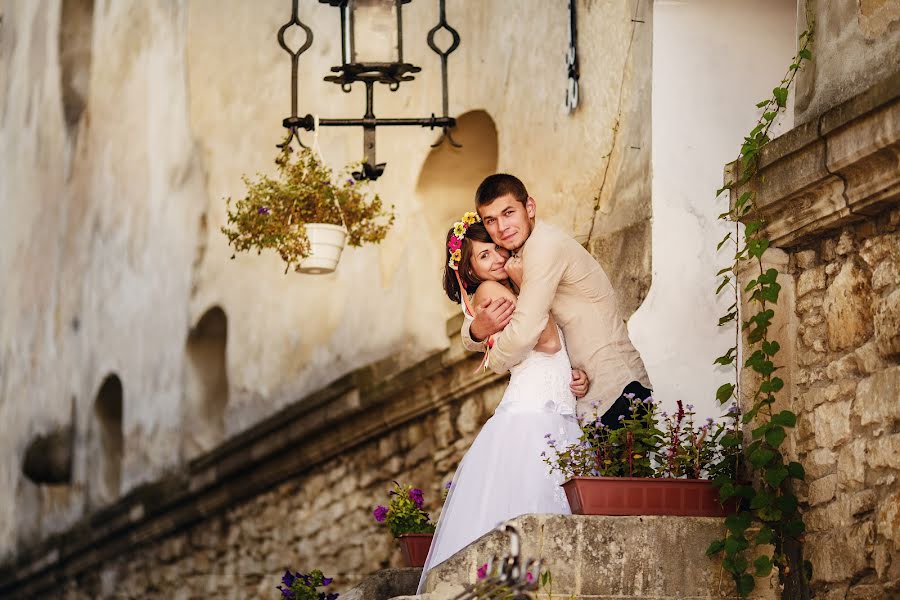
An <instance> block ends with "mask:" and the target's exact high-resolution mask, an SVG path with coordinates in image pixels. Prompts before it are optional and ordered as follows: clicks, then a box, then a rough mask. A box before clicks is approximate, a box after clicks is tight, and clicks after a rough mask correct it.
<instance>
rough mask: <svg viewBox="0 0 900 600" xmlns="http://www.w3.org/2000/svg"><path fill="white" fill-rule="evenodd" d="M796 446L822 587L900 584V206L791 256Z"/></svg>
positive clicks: (835, 593) (823, 590)
mask: <svg viewBox="0 0 900 600" xmlns="http://www.w3.org/2000/svg"><path fill="white" fill-rule="evenodd" d="M790 268H791V273H792V274H793V275H794V276H795V277H796V302H797V304H796V317H797V320H798V328H797V340H796V367H795V369H794V371H793V373H792V376H793V380H794V394H795V399H794V401H795V406H796V409H797V412H798V413H799V421H798V426H797V430H796V438H795V440H794V442H795V444H796V451H797V453H798V455H799V458H800V461H801V462H802V463H803V465H804V466H805V468H806V473H807V480H806V482H805V483H806V485H805V486H804V488H805V489H804V490H803V492H804V493H802V494H801V500H803V499H805V501H806V503H807V504H808V508H807V510H806V511H805V515H804V521H805V522H806V525H807V529H808V532H809V533H808V535H807V536H806V546H807V548H808V550H807V553H808V556H809V559H810V560H811V561H812V563H813V586H814V589H815V590H816V591H817V592H819V593H820V594H821V597H822V598H845V597H847V598H859V599H863V598H872V599H875V598H886V597H888V596H889V595H890V594H891V593H900V480H898V478H897V475H898V471H900V209H895V210H893V211H891V212H888V213H885V214H882V215H880V216H879V217H877V218H873V219H871V220H868V221H867V222H865V223H862V224H859V225H853V226H849V227H846V228H843V229H842V230H840V231H839V232H835V233H833V234H831V235H829V236H827V237H825V238H824V239H822V240H820V241H817V242H816V243H814V244H811V245H810V246H808V247H807V248H805V249H803V250H800V251H798V252H796V253H794V254H793V255H792V257H791V265H790Z"/></svg>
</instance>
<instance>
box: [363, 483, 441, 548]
mask: <svg viewBox="0 0 900 600" xmlns="http://www.w3.org/2000/svg"><path fill="white" fill-rule="evenodd" d="M389 495H390V497H391V500H390V502H388V505H387V506H381V505H379V506H376V507H375V510H373V511H372V516H373V517H374V518H375V521H377V522H378V523H385V522H386V523H387V526H388V529H389V530H390V531H391V535H393V536H394V537H398V536H400V535H403V534H404V533H434V529H435V526H434V523H432V522H431V517H429V516H428V513H427V512H425V511H424V510H423V509H422V507H423V506H424V505H425V495H424V493H423V492H422V490H420V489H419V488H414V487H411V486H408V485H401V484H399V483H397V482H396V481H395V482H394V489H392V490H391V491H390V493H389Z"/></svg>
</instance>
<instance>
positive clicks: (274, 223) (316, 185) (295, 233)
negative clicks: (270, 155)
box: [222, 148, 394, 274]
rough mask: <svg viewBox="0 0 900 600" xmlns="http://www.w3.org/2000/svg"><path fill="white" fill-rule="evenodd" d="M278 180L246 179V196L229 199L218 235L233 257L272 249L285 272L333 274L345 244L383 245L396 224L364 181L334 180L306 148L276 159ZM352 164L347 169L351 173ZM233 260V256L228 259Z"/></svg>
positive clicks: (389, 210) (388, 208)
mask: <svg viewBox="0 0 900 600" xmlns="http://www.w3.org/2000/svg"><path fill="white" fill-rule="evenodd" d="M275 164H276V165H277V166H278V172H279V178H278V179H271V178H269V177H267V176H265V175H258V177H257V179H255V180H250V179H249V178H247V177H246V176H245V177H244V178H243V179H244V184H245V185H246V186H247V194H246V196H245V197H243V198H241V199H239V200H237V201H236V202H234V204H233V205H232V200H231V198H228V199H227V210H228V217H227V225H226V226H225V227H223V228H222V233H224V234H225V235H226V237H228V243H229V244H230V245H231V246H232V248H234V250H235V251H236V252H247V251H250V250H256V252H257V254H260V253H262V251H263V250H274V251H275V252H277V253H278V255H279V256H281V259H282V260H283V261H284V263H285V273H287V272H288V271H289V270H290V269H291V268H293V269H294V270H295V271H297V272H298V273H311V274H321V273H331V272H333V271H334V270H335V268H336V267H337V264H338V261H339V260H340V257H341V253H342V251H343V248H344V246H345V245H349V246H362V245H363V244H377V243H379V242H381V241H382V240H384V238H385V236H387V233H388V231H389V230H390V228H391V226H392V225H393V223H394V210H393V207H392V206H391V207H385V206H384V205H383V204H382V202H381V199H380V198H379V197H378V195H377V194H372V193H370V192H369V190H368V183H369V182H368V181H356V180H354V179H353V178H352V177H350V176H341V177H334V175H333V173H332V171H331V169H329V168H328V167H327V166H326V165H325V164H324V163H323V162H322V159H321V157H320V156H319V155H318V154H317V153H314V152H313V151H311V150H309V149H306V148H304V149H301V150H300V151H299V152H297V154H296V155H294V156H292V155H291V154H290V151H289V150H288V151H285V152H283V153H282V154H281V155H279V157H278V158H277V159H276V160H275ZM353 168H354V166H353V165H350V166H348V167H347V170H348V171H350V170H352V169H353ZM232 258H234V255H232Z"/></svg>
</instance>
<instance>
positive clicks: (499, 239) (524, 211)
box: [478, 194, 535, 252]
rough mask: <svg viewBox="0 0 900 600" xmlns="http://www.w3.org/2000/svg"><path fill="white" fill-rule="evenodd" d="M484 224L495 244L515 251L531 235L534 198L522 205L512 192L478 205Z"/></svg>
mask: <svg viewBox="0 0 900 600" xmlns="http://www.w3.org/2000/svg"><path fill="white" fill-rule="evenodd" d="M478 214H479V216H481V220H482V221H483V222H484V226H485V228H486V229H487V231H488V233H489V234H490V236H491V239H493V240H494V242H496V243H497V245H499V246H502V247H503V248H506V249H507V250H509V251H510V252H515V251H516V250H518V249H519V248H521V247H522V245H523V244H525V240H527V239H528V236H529V235H531V227H532V223H533V220H534V215H535V204H534V200H533V199H532V198H531V197H529V198H528V200H527V202H526V203H525V204H524V205H523V204H522V203H521V202H519V201H518V200H516V198H515V197H514V196H513V195H512V194H507V195H505V196H500V197H499V198H497V199H496V200H494V201H493V202H491V203H490V204H486V205H484V206H479V207H478Z"/></svg>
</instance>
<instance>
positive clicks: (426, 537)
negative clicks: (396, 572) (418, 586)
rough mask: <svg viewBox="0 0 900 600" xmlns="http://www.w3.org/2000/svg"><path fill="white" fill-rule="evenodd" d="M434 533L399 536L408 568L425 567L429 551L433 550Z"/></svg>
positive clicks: (398, 539)
mask: <svg viewBox="0 0 900 600" xmlns="http://www.w3.org/2000/svg"><path fill="white" fill-rule="evenodd" d="M433 537H434V534H433V533H403V534H400V535H399V536H397V541H398V542H400V549H401V550H402V551H403V561H404V562H405V563H406V566H407V567H424V566H425V559H426V558H428V550H429V549H431V539H432V538H433Z"/></svg>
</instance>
